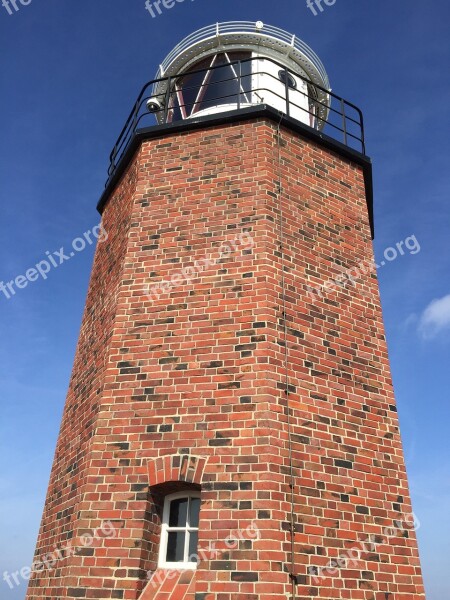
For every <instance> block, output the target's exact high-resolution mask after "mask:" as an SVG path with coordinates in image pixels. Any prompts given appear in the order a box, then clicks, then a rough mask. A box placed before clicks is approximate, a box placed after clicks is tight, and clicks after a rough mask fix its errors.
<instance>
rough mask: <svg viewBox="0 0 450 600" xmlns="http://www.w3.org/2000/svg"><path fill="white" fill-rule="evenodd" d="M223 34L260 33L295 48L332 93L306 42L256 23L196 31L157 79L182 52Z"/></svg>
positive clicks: (219, 25)
mask: <svg viewBox="0 0 450 600" xmlns="http://www.w3.org/2000/svg"><path fill="white" fill-rule="evenodd" d="M222 33H223V34H227V35H229V34H232V33H236V34H239V33H258V35H260V36H264V35H265V36H267V37H272V38H275V39H277V40H280V41H282V42H284V43H286V44H288V45H290V46H293V47H294V48H295V49H296V50H298V51H299V52H301V53H302V54H304V55H305V56H306V57H307V58H308V59H309V60H310V61H311V63H312V64H313V65H314V67H315V68H316V69H317V71H318V72H319V74H320V76H321V78H322V81H323V82H324V87H325V88H326V91H330V89H331V88H330V81H329V79H328V75H327V72H326V70H325V67H324V65H323V63H322V61H321V60H320V58H319V57H318V56H317V54H316V53H315V52H314V50H312V48H310V47H309V46H308V45H307V44H305V42H303V41H302V40H301V39H300V38H298V37H297V36H296V35H292V34H289V33H288V32H287V31H285V30H284V29H280V28H279V27H274V26H273V25H264V28H263V29H261V30H259V29H257V28H256V26H255V22H254V21H227V22H224V23H216V24H215V25H208V26H206V27H202V28H201V29H198V30H197V31H194V32H193V33H191V34H190V35H188V36H187V37H185V38H184V40H181V42H180V43H179V44H177V45H176V46H175V48H174V49H173V50H172V51H171V52H170V53H169V54H168V55H167V56H166V58H165V59H164V61H163V62H162V63H161V65H160V67H159V69H158V72H157V73H156V79H158V78H159V77H161V75H164V73H165V72H166V71H167V69H168V67H169V66H170V64H171V63H172V62H173V61H174V60H175V59H176V58H177V57H178V56H179V55H180V54H181V53H182V52H184V51H185V50H187V49H188V48H190V47H191V46H193V45H194V44H197V43H199V42H202V41H205V40H207V39H209V38H213V37H216V36H218V35H220V34H222Z"/></svg>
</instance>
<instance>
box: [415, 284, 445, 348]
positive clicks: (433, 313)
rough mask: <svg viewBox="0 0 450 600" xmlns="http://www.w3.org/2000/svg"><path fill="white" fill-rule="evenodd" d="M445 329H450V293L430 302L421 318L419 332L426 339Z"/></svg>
mask: <svg viewBox="0 0 450 600" xmlns="http://www.w3.org/2000/svg"><path fill="white" fill-rule="evenodd" d="M445 329H450V294H448V296H444V297H443V298H439V299H438V300H433V301H432V302H430V304H429V305H428V306H427V307H426V309H425V310H424V311H423V313H422V315H421V317H420V319H419V332H420V333H421V334H422V336H423V337H424V338H425V339H430V338H433V337H436V336H437V335H438V334H439V333H441V332H442V331H444V330H445Z"/></svg>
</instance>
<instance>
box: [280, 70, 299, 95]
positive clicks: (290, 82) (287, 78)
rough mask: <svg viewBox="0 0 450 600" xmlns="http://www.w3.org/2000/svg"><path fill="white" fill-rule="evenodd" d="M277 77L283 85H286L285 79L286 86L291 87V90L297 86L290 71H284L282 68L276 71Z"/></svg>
mask: <svg viewBox="0 0 450 600" xmlns="http://www.w3.org/2000/svg"><path fill="white" fill-rule="evenodd" d="M278 78H279V79H280V81H282V82H283V83H284V84H285V85H286V81H287V85H288V87H290V88H292V89H293V90H295V89H296V88H297V82H296V81H295V79H294V77H293V76H292V75H291V74H290V73H288V72H287V71H285V70H284V69H282V70H281V71H278Z"/></svg>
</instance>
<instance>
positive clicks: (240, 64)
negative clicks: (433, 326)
mask: <svg viewBox="0 0 450 600" xmlns="http://www.w3.org/2000/svg"><path fill="white" fill-rule="evenodd" d="M238 67H239V71H238V105H237V107H238V110H240V109H241V87H242V86H241V81H242V63H241V61H239V63H238Z"/></svg>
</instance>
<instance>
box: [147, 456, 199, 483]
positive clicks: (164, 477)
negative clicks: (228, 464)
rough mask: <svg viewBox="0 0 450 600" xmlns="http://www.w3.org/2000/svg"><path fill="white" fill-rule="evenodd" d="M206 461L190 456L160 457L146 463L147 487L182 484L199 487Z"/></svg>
mask: <svg viewBox="0 0 450 600" xmlns="http://www.w3.org/2000/svg"><path fill="white" fill-rule="evenodd" d="M207 460H208V459H207V458H206V457H204V456H194V455H192V454H171V455H168V456H160V457H158V458H156V459H154V460H151V461H149V463H148V475H149V485H150V487H153V486H159V485H162V484H166V485H167V484H168V483H172V482H173V483H180V482H184V483H187V484H192V485H198V486H201V484H202V481H203V473H204V470H205V466H206V462H207Z"/></svg>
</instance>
